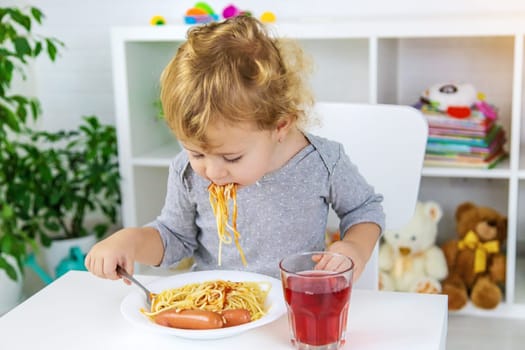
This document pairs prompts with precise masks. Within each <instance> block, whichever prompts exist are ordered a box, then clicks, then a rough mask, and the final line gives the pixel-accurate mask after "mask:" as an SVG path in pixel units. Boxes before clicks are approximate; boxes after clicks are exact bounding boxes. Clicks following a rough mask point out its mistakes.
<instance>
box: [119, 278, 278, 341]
mask: <svg viewBox="0 0 525 350" xmlns="http://www.w3.org/2000/svg"><path fill="white" fill-rule="evenodd" d="M216 279H224V280H230V281H234V282H243V281H255V282H270V283H271V286H272V287H271V289H270V292H269V293H268V296H267V297H266V304H265V308H266V310H267V313H266V315H264V316H263V317H261V318H260V319H258V320H257V321H253V322H248V323H245V324H242V325H239V326H235V327H227V328H220V329H210V330H188V329H179V328H170V327H165V326H160V325H158V324H156V323H154V322H153V321H151V320H150V319H149V318H148V317H146V316H145V315H143V314H142V313H141V312H140V309H141V308H147V306H146V300H145V295H144V292H142V291H140V290H135V291H133V292H132V293H130V294H128V295H127V296H126V297H125V298H124V300H122V303H121V304H120V312H121V313H122V315H124V318H125V319H126V320H128V321H129V322H131V323H133V324H135V325H138V326H141V327H144V329H148V330H152V331H157V332H161V333H164V334H171V335H175V336H179V337H183V338H190V339H219V338H226V337H230V336H232V335H236V334H239V333H242V332H245V331H247V330H248V329H252V328H256V327H260V326H262V325H265V324H268V323H270V322H273V321H275V320H276V319H278V318H279V317H281V316H282V315H283V314H284V313H285V312H286V305H285V303H284V298H283V292H282V286H281V281H280V280H278V279H276V278H273V277H269V276H265V275H261V274H258V273H253V272H242V271H228V270H220V271H197V272H188V273H184V274H179V275H173V276H170V277H166V278H160V279H158V280H155V281H153V282H151V283H149V284H147V285H146V286H147V287H148V288H149V289H150V290H151V291H152V292H154V293H158V292H161V291H163V290H165V289H169V288H177V287H181V286H183V285H185V284H188V283H195V282H205V281H211V280H216Z"/></svg>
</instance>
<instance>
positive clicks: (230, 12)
mask: <svg viewBox="0 0 525 350" xmlns="http://www.w3.org/2000/svg"><path fill="white" fill-rule="evenodd" d="M251 15H252V13H251V12H250V11H241V10H240V9H239V8H238V7H236V6H235V5H228V6H226V7H225V8H224V9H223V10H222V17H224V19H228V18H232V17H235V16H251Z"/></svg>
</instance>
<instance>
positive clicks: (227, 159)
mask: <svg viewBox="0 0 525 350" xmlns="http://www.w3.org/2000/svg"><path fill="white" fill-rule="evenodd" d="M241 158H242V156H239V157H235V158H232V159H229V158H224V160H225V161H227V162H228V163H235V162H238V161H239V160H241Z"/></svg>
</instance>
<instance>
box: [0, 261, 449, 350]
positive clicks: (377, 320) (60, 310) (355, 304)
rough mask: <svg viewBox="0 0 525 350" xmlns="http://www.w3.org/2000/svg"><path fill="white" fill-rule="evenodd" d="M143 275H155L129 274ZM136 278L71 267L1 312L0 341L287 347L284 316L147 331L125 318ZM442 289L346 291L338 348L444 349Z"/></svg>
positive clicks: (44, 345)
mask: <svg viewBox="0 0 525 350" xmlns="http://www.w3.org/2000/svg"><path fill="white" fill-rule="evenodd" d="M136 277H137V278H138V279H139V280H141V281H143V282H146V283H147V282H148V281H152V280H154V279H155V278H157V277H154V276H146V275H143V276H141V275H139V276H136ZM132 288H137V287H135V286H127V285H126V284H124V283H123V282H122V281H109V280H103V279H99V278H97V277H94V276H93V275H91V274H89V273H88V272H80V271H70V272H68V273H67V274H65V275H64V276H62V277H60V278H59V279H57V280H56V281H55V282H53V283H52V284H50V285H49V286H47V287H45V288H44V289H42V290H41V291H39V292H38V293H36V294H35V295H34V296H32V297H31V298H29V299H27V300H26V301H25V302H23V303H22V304H20V305H19V306H17V307H16V308H14V309H13V310H11V311H10V312H8V313H7V314H5V315H4V316H2V317H0V344H1V348H2V349H6V350H7V349H31V350H33V349H50V350H59V349H89V350H94V349H141V350H144V349H155V350H161V349H169V350H173V349H203V350H204V349H206V350H208V349H211V348H213V349H217V350H220V349H227V350H232V349H241V348H245V347H246V346H247V345H248V346H250V345H252V346H253V348H257V349H272V350H279V349H283V350H291V349H293V347H292V346H291V344H290V342H289V338H288V323H287V322H288V321H287V318H286V317H285V316H283V317H281V318H280V319H278V320H277V321H275V322H273V323H270V324H268V325H266V326H263V327H260V328H257V329H253V330H250V331H247V332H245V333H242V334H240V335H237V336H233V337H230V338H225V339H219V340H202V341H196V340H189V339H182V338H177V337H174V336H171V335H163V334H159V333H152V332H149V331H145V330H143V329H141V328H138V327H137V326H135V325H132V324H131V323H129V322H128V321H126V320H125V319H124V318H123V316H122V315H121V313H120V303H121V301H122V299H123V298H124V297H125V296H126V295H127V294H128V293H130V292H131V291H132V290H133V289H132ZM446 333H447V299H446V297H445V296H443V295H427V294H409V293H393V292H376V291H368V290H357V289H354V290H353V291H352V296H351V301H350V310H349V320H348V333H347V336H346V339H347V343H346V345H345V347H344V349H360V350H369V349H370V350H372V349H378V350H379V349H381V350H383V349H390V350H394V349H403V350H410V349H414V350H415V349H417V350H424V349H445V345H446Z"/></svg>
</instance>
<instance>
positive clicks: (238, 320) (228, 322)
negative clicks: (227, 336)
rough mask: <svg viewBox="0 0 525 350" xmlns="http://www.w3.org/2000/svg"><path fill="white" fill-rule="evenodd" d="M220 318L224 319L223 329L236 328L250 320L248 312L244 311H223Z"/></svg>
mask: <svg viewBox="0 0 525 350" xmlns="http://www.w3.org/2000/svg"><path fill="white" fill-rule="evenodd" d="M222 318H223V319H224V327H233V326H238V325H241V324H244V323H248V322H250V321H251V320H252V316H251V315H250V311H248V310H246V309H231V310H224V311H223V312H222Z"/></svg>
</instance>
